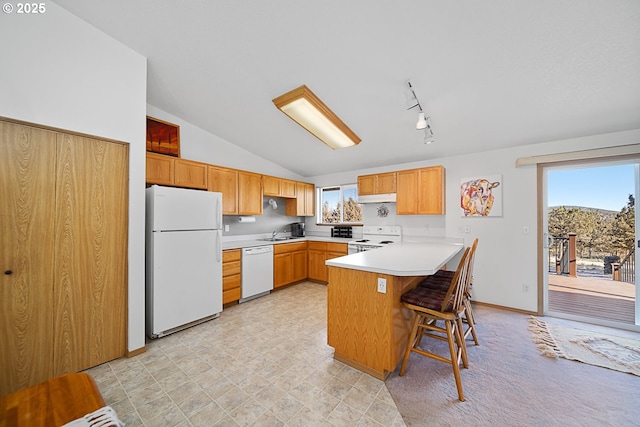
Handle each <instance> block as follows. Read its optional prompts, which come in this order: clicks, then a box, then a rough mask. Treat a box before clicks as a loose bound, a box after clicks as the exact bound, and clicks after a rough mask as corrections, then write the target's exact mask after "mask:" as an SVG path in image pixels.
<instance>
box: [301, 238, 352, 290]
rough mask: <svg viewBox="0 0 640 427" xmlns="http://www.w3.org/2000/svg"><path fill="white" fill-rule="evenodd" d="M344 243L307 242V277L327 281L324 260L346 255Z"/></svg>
mask: <svg viewBox="0 0 640 427" xmlns="http://www.w3.org/2000/svg"><path fill="white" fill-rule="evenodd" d="M347 253H348V248H347V244H346V243H335V242H313V241H311V242H309V279H311V280H315V281H318V282H325V283H326V282H327V281H328V275H327V266H326V265H325V261H326V260H328V259H333V258H338V257H341V256H344V255H347Z"/></svg>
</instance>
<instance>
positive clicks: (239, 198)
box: [208, 166, 262, 215]
mask: <svg viewBox="0 0 640 427" xmlns="http://www.w3.org/2000/svg"><path fill="white" fill-rule="evenodd" d="M208 175H209V180H208V190H209V191H217V192H219V193H222V214H223V215H262V175H259V174H256V173H251V172H244V171H241V170H237V169H229V168H223V167H220V166H209V168H208Z"/></svg>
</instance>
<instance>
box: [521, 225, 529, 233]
mask: <svg viewBox="0 0 640 427" xmlns="http://www.w3.org/2000/svg"><path fill="white" fill-rule="evenodd" d="M522 234H524V235H527V234H529V226H528V225H525V226H524V227H522Z"/></svg>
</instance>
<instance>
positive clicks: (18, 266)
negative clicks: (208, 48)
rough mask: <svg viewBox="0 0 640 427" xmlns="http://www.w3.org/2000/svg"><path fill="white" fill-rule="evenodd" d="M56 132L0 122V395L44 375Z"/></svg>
mask: <svg viewBox="0 0 640 427" xmlns="http://www.w3.org/2000/svg"><path fill="white" fill-rule="evenodd" d="M55 159H56V133H55V132H51V131H48V130H43V129H38V128H33V127H29V126H22V125H18V124H14V123H8V122H4V121H0V269H1V271H0V274H1V276H0V396H3V395H6V394H9V393H11V392H14V391H16V390H18V389H21V388H24V387H27V386H29V385H32V384H37V383H40V382H42V381H45V380H47V379H49V378H51V375H52V362H53V358H52V354H53V309H54V307H53V304H52V301H53V251H54V244H53V242H54V239H53V236H54V215H53V212H54V207H55V182H56V181H55Z"/></svg>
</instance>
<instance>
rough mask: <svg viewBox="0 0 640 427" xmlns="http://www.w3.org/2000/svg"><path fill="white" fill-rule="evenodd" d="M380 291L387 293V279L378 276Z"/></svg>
mask: <svg viewBox="0 0 640 427" xmlns="http://www.w3.org/2000/svg"><path fill="white" fill-rule="evenodd" d="M378 292H380V293H381V294H386V293H387V279H384V278H382V277H378Z"/></svg>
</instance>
